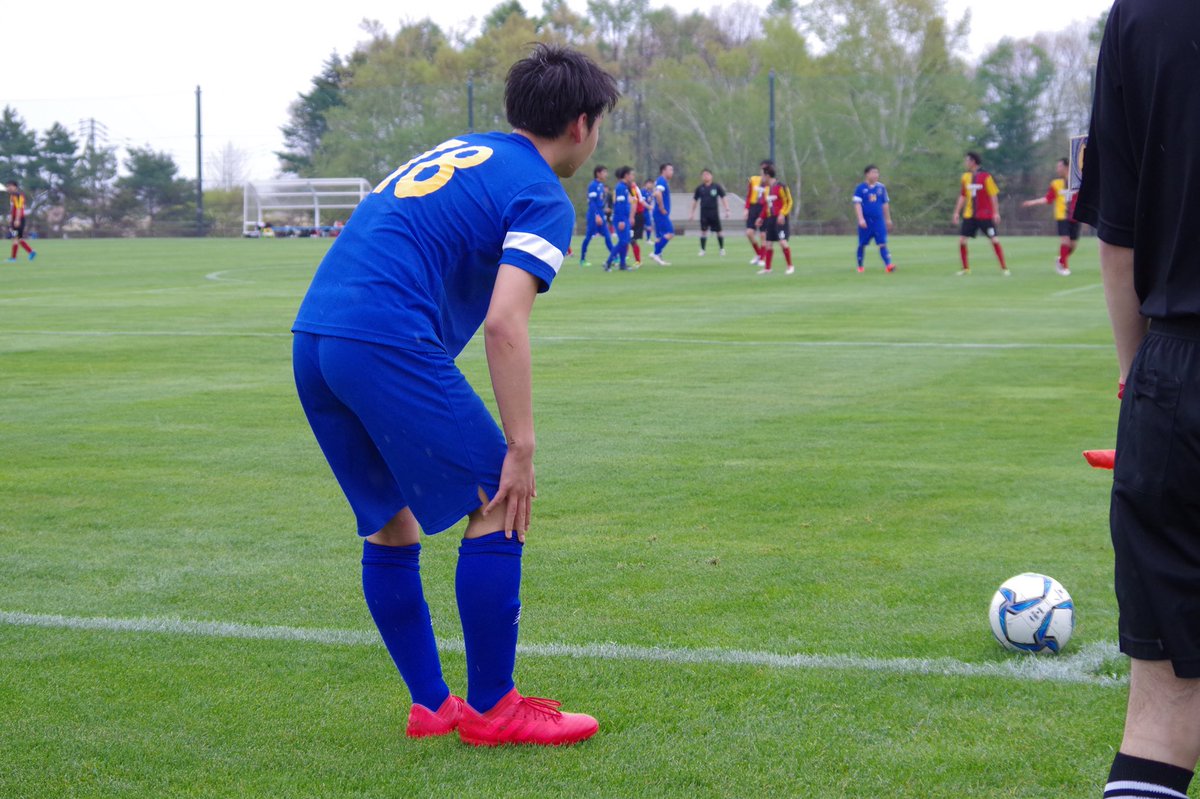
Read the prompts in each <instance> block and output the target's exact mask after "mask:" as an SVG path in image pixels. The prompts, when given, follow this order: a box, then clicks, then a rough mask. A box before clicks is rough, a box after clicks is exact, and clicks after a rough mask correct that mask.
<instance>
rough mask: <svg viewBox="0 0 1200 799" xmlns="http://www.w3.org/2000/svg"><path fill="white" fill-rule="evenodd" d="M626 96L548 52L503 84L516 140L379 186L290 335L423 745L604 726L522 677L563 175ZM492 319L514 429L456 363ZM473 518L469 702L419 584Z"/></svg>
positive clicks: (488, 741)
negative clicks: (440, 543)
mask: <svg viewBox="0 0 1200 799" xmlns="http://www.w3.org/2000/svg"><path fill="white" fill-rule="evenodd" d="M618 97H619V92H618V90H617V86H616V83H615V81H614V80H613V78H612V77H611V76H610V75H609V74H607V73H606V72H604V71H603V70H601V69H600V68H599V67H598V66H596V65H595V64H594V63H593V62H592V61H591V60H590V59H588V58H587V57H586V56H584V55H582V54H580V53H578V52H576V51H574V50H570V49H567V48H563V47H556V46H552V45H543V44H539V45H537V46H536V47H535V49H534V51H533V53H532V54H531V55H530V56H528V57H527V58H524V59H522V60H521V61H518V62H517V63H516V64H514V65H513V66H512V68H511V69H510V70H509V73H508V77H507V80H506V85H505V95H504V102H505V110H506V112H507V115H508V121H509V123H510V124H511V125H512V126H513V128H514V130H513V132H512V133H498V132H496V133H484V134H468V135H464V136H462V137H460V138H457V139H451V140H449V141H446V142H443V143H442V144H439V145H438V146H436V147H434V148H433V149H431V150H429V151H428V152H425V153H422V154H421V155H418V156H416V157H415V158H412V159H411V160H409V161H407V162H406V163H405V164H404V165H402V166H401V167H400V168H399V169H397V170H396V171H395V172H393V173H392V174H391V175H389V176H388V177H386V178H384V180H383V182H381V183H380V184H379V185H378V186H376V187H375V190H374V192H373V193H372V194H370V195H368V196H367V198H366V199H365V200H363V202H362V203H361V204H360V205H359V206H358V208H357V209H356V210H355V212H354V215H353V216H352V217H351V218H350V221H349V222H348V223H347V224H346V227H345V230H343V231H342V234H341V235H340V236H338V238H337V239H336V240H335V241H334V244H333V246H332V247H331V248H330V249H329V252H328V254H327V255H326V256H325V259H324V260H323V261H322V262H321V265H320V267H319V268H318V269H317V272H316V275H315V276H314V277H313V281H312V285H311V286H310V287H309V290H308V293H307V295H306V296H305V298H304V301H303V303H302V304H301V306H300V310H299V313H298V315H297V317H296V322H295V325H294V326H293V328H292V329H293V331H294V332H295V336H294V342H293V348H294V349H293V367H294V370H295V377H296V386H297V390H298V393H299V396H300V402H301V405H302V406H303V408H304V412H305V414H306V416H307V417H308V421H309V424H310V425H311V426H312V430H313V433H314V434H315V436H316V439H317V442H318V443H319V444H320V447H321V450H322V452H323V453H324V455H325V458H326V459H327V460H328V461H329V465H330V467H331V468H332V470H333V473H334V475H335V476H336V477H337V480H338V483H339V484H340V486H341V488H342V491H343V492H344V493H345V495H346V498H347V500H348V501H349V503H350V506H351V507H352V509H353V511H354V514H355V517H356V519H357V525H358V533H359V535H360V536H362V537H364V539H365V540H364V542H363V556H362V583H363V593H364V594H365V597H366V602H367V607H368V608H369V610H370V612H371V616H372V617H373V618H374V620H375V624H376V626H377V627H378V628H379V632H380V635H381V636H382V637H383V641H384V644H385V645H386V646H387V649H388V652H389V654H390V655H391V656H392V659H393V660H394V661H395V664H396V666H397V668H398V669H399V671H400V675H401V676H402V677H403V678H404V682H405V684H406V685H407V687H408V690H409V692H410V694H411V696H412V702H413V705H412V709H411V711H410V713H409V717H408V728H407V733H408V735H409V736H411V737H420V736H425V735H445V734H448V733H451V732H453V731H454V730H456V729H457V730H458V733H459V736H460V737H461V739H462V740H463V741H464V742H466V743H471V744H476V745H481V744H482V745H494V744H501V743H532V744H550V745H556V744H566V743H573V742H576V741H582V740H584V739H586V738H588V737H590V736H591V735H592V734H594V733H595V732H596V729H597V727H598V725H597V722H596V720H595V719H594V718H592V717H591V716H587V715H583V714H578V713H562V712H560V711H559V710H558V703H557V702H554V701H552V700H548V699H536V698H530V697H525V696H522V695H521V694H520V693H518V692H517V690H516V688H515V687H514V683H513V668H514V661H515V656H516V647H517V623H518V621H519V620H520V616H521V603H520V598H519V590H520V585H521V551H522V548H523V546H524V542H525V535H526V532H527V531H528V530H529V524H530V511H531V504H532V501H533V498H534V496H536V493H537V492H536V489H535V483H534V468H533V455H534V443H535V442H534V425H533V405H532V398H531V391H532V389H531V367H530V346H529V316H530V312H531V310H532V307H533V301H534V298H535V297H536V296H537V294H538V293H539V292H543V291H546V290H548V289H549V288H550V285H551V283H552V282H553V281H554V278H555V275H557V274H558V271H559V268H560V267H561V266H562V263H563V259H564V257H565V254H566V251H567V248H568V246H569V245H570V242H571V233H572V229H573V227H574V224H575V213H574V211H573V209H572V206H571V201H570V200H569V199H568V198H567V195H566V193H565V192H564V191H563V188H562V185H561V184H560V183H559V178H560V177H564V178H565V177H570V176H571V175H572V174H574V173H575V171H576V170H578V169H579V167H580V166H581V165H582V164H584V163H585V162H586V161H587V160H588V158H590V157H591V155H592V153H593V151H595V149H596V142H597V137H598V136H599V133H600V121H601V115H602V114H603V113H605V112H606V111H611V110H612V109H613V107H614V106H615V104H616V102H617V98H618ZM481 209H486V211H487V212H486V213H481ZM431 231H432V232H433V233H434V235H433V236H432V237H431V236H430V235H429V234H430V232H431ZM429 241H437V242H438V246H437V247H429V246H427V244H428V242H429ZM481 324H482V325H483V330H484V346H485V350H486V353H487V362H488V370H489V372H490V374H491V382H492V390H493V392H494V394H495V397H496V405H497V406H498V408H499V412H500V421H501V424H502V425H503V431H502V430H501V428H500V427H497V425H496V422H495V421H494V420H493V418H492V416H491V414H490V413H489V412H488V410H487V407H486V406H485V405H484V403H483V400H482V399H480V397H479V395H477V394H476V393H475V391H474V390H472V388H471V386H470V385H468V383H467V381H466V378H465V377H464V376H463V374H462V373H461V372H460V371H459V370H458V367H457V366H456V365H455V362H454V358H455V356H457V355H458V354H459V353H460V352H461V351H462V349H463V347H465V346H466V344H467V342H468V341H469V340H470V339H471V338H472V336H473V335H474V334H475V332H476V330H478V329H479V327H480V325H481ZM464 516H466V517H467V519H468V521H467V525H466V529H465V531H464V537H463V540H462V543H461V545H460V547H459V550H458V553H459V554H458V569H457V573H456V576H455V593H456V597H457V601H458V609H459V615H460V617H461V620H462V628H463V642H464V645H465V650H466V662H467V663H466V665H467V693H466V701H465V702H464V701H463V700H462V699H460V698H459V697H457V696H455V695H454V694H453V693H451V691H450V689H449V688H448V687H447V685H446V682H445V681H444V680H443V678H442V669H441V664H440V662H439V658H438V650H437V642H436V640H435V638H434V634H433V626H432V624H431V621H430V616H429V608H428V606H427V605H426V603H425V598H424V593H423V591H422V586H421V575H420V571H419V557H420V552H421V544H420V539H421V531H422V530H424V532H425V533H426V534H429V535H432V534H434V533H438V532H441V531H442V530H446V529H449V528H450V527H453V526H454V525H456V524H457V523H458V522H459V521H460V520H461V519H462V518H463V517H464Z"/></svg>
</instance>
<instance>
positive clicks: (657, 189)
mask: <svg viewBox="0 0 1200 799" xmlns="http://www.w3.org/2000/svg"><path fill="white" fill-rule="evenodd" d="M654 193H655V194H656V195H660V196H661V197H662V203H663V209H665V211H666V213H663V211H662V210H660V209H659V207H658V203H657V202H656V203H655V204H654V213H656V214H658V215H659V216H670V215H671V184H669V183H667V179H666V178H665V177H663V176H662V175H659V176H658V180H656V181H654Z"/></svg>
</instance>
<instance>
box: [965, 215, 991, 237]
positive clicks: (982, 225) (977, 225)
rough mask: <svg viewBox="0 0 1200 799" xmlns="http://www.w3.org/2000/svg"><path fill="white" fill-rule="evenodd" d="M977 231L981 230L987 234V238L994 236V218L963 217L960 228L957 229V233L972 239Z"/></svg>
mask: <svg viewBox="0 0 1200 799" xmlns="http://www.w3.org/2000/svg"><path fill="white" fill-rule="evenodd" d="M977 231H983V235H985V236H987V237H988V238H989V239H994V238H996V220H994V219H964V220H963V221H962V229H961V230H960V231H959V235H960V236H966V237H967V238H969V239H973V238H975V233H976V232H977Z"/></svg>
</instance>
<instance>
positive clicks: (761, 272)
mask: <svg viewBox="0 0 1200 799" xmlns="http://www.w3.org/2000/svg"><path fill="white" fill-rule="evenodd" d="M755 274H759V275H769V274H771V270H770V269H769V268H768V267H765V266H764V267H763V268H762V269H759V270H758V272H756V273H755Z"/></svg>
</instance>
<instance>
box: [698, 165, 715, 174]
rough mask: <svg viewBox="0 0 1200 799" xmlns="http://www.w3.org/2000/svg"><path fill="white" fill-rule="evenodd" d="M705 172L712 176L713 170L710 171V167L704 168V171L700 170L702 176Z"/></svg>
mask: <svg viewBox="0 0 1200 799" xmlns="http://www.w3.org/2000/svg"><path fill="white" fill-rule="evenodd" d="M705 172H707V173H708V174H710V175H711V174H712V170H711V169H709V168H708V167H704V169H701V170H700V174H701V175H703V174H704V173H705Z"/></svg>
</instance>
